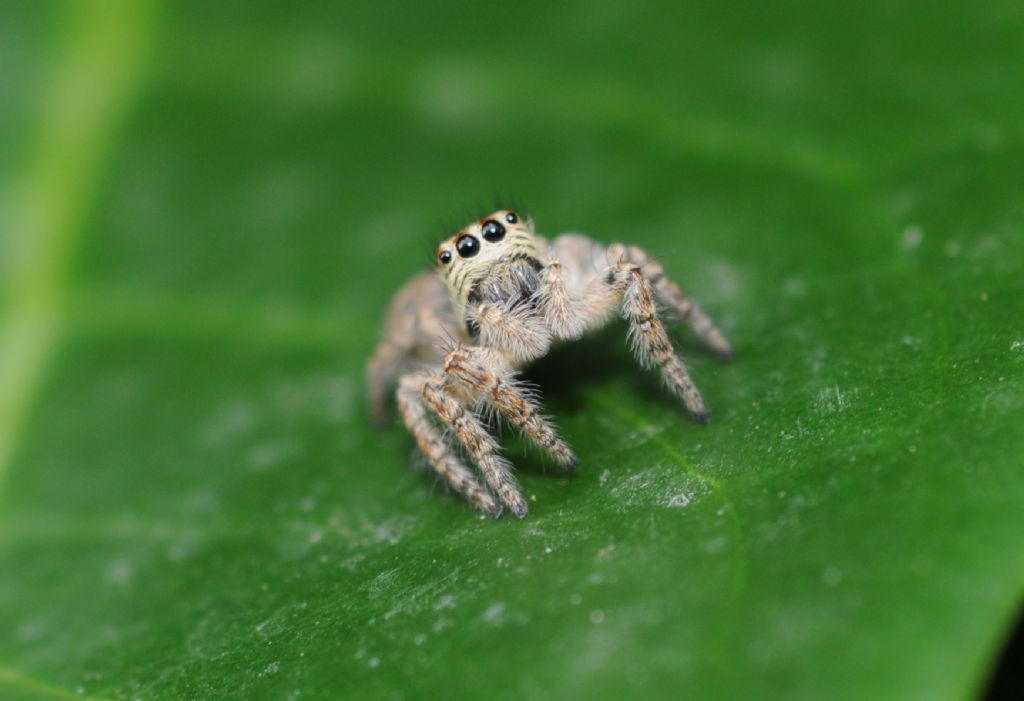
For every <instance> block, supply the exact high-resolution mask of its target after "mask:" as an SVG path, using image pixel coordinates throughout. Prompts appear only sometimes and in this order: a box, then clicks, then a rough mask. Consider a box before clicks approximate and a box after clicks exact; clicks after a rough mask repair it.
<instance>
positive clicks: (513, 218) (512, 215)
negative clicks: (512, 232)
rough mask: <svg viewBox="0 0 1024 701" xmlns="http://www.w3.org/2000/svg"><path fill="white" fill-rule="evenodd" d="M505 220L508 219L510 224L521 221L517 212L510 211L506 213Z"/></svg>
mask: <svg viewBox="0 0 1024 701" xmlns="http://www.w3.org/2000/svg"><path fill="white" fill-rule="evenodd" d="M505 221H507V222H508V223H509V224H515V223H516V222H518V221H519V215H518V214H516V213H515V212H509V213H508V214H506V215H505Z"/></svg>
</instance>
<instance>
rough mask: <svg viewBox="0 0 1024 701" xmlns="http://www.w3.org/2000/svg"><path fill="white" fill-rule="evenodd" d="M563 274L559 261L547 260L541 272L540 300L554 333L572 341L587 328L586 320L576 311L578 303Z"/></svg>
mask: <svg viewBox="0 0 1024 701" xmlns="http://www.w3.org/2000/svg"><path fill="white" fill-rule="evenodd" d="M565 275H566V273H565V270H564V269H563V268H562V263H561V262H560V261H558V260H557V259H552V260H550V261H548V264H547V265H545V266H544V270H543V271H542V272H541V288H540V302H541V307H542V308H543V309H544V316H545V318H546V319H547V322H548V326H549V327H550V328H551V331H552V332H553V333H554V335H555V336H557V337H558V338H561V339H565V340H569V341H574V340H576V339H578V338H580V337H581V336H582V335H583V334H584V332H585V331H586V330H587V322H586V319H584V318H583V317H581V316H580V314H579V313H578V303H577V301H576V300H575V299H574V298H573V296H572V295H571V294H570V292H569V290H568V287H567V285H566V280H565Z"/></svg>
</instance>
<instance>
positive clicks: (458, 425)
mask: <svg viewBox="0 0 1024 701" xmlns="http://www.w3.org/2000/svg"><path fill="white" fill-rule="evenodd" d="M446 385H447V382H446V378H445V376H444V375H443V374H439V375H434V376H432V377H430V378H428V379H427V380H426V382H424V384H423V392H422V396H423V400H424V401H425V402H426V404H427V406H428V407H429V408H430V410H431V411H433V412H434V414H435V415H436V416H437V418H438V419H440V421H441V423H443V424H444V425H445V426H447V427H448V428H450V429H451V430H452V432H453V433H454V434H455V436H456V438H458V440H459V443H461V444H462V446H463V447H464V448H465V449H466V451H467V452H468V453H469V454H470V456H471V457H472V458H473V461H474V462H475V463H476V464H477V466H478V467H479V468H480V472H481V473H482V474H483V476H484V479H485V480H486V481H487V484H488V485H489V486H490V487H491V489H492V490H494V492H495V493H496V494H497V495H498V498H499V499H500V500H501V502H502V503H503V504H505V506H507V507H509V508H510V509H511V510H512V513H514V514H515V515H516V516H518V517H519V518H522V517H524V516H526V512H527V511H528V510H529V509H528V507H527V505H526V500H525V499H524V498H523V494H522V492H520V491H519V486H518V485H517V484H516V480H515V477H513V476H512V469H511V466H510V465H509V463H508V461H507V460H505V459H504V458H502V457H501V456H500V455H499V454H498V451H499V447H498V443H497V442H496V441H495V440H494V438H492V437H491V435H490V434H488V433H487V431H486V430H485V429H484V427H483V426H482V425H481V424H480V422H479V421H478V420H477V418H476V417H475V416H473V414H471V413H470V412H469V411H468V410H467V409H466V407H464V406H463V405H462V404H461V403H460V402H459V400H458V399H457V398H456V397H455V396H454V395H453V394H452V393H451V392H450V391H449V390H448V389H447V386H446Z"/></svg>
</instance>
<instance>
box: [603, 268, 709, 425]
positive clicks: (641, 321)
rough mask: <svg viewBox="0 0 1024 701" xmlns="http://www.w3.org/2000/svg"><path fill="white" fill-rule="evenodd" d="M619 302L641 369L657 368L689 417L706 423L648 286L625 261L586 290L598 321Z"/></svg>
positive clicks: (705, 413) (701, 401) (701, 402)
mask: <svg viewBox="0 0 1024 701" xmlns="http://www.w3.org/2000/svg"><path fill="white" fill-rule="evenodd" d="M619 299H621V300H622V316H623V317H624V318H625V319H626V321H628V322H629V338H630V341H631V342H632V345H633V349H634V351H635V353H636V356H637V359H638V360H639V361H640V364H641V365H643V366H644V367H650V366H651V365H654V364H656V365H658V366H659V367H660V368H661V375H662V377H663V378H664V379H665V382H666V383H667V384H668V386H669V389H671V390H672V392H673V393H674V394H675V395H676V396H678V397H679V398H680V399H682V400H683V404H684V405H686V410H687V411H688V412H690V416H692V417H693V418H694V419H696V420H697V421H701V422H704V421H707V418H708V410H707V408H706V407H705V406H704V399H703V398H702V397H701V396H700V390H698V389H697V387H696V385H694V384H693V380H692V379H690V373H689V372H688V371H687V369H686V365H685V364H684V363H683V361H682V360H680V358H679V356H677V355H676V353H675V351H674V350H673V348H672V342H671V341H670V340H669V337H668V334H667V333H665V327H664V325H662V323H661V320H660V319H659V318H658V310H657V307H656V305H655V303H654V291H653V290H652V288H651V283H650V282H648V280H647V278H646V277H644V274H643V272H642V271H641V270H640V266H639V265H636V264H634V263H626V262H619V263H615V264H613V265H611V266H610V267H609V268H608V270H607V272H606V273H605V274H604V275H603V276H601V277H599V278H597V279H595V280H594V283H592V286H591V288H590V289H589V290H588V291H587V303H586V306H587V308H590V309H593V310H594V313H595V314H596V315H598V317H599V318H600V317H601V315H603V314H604V311H603V310H605V309H607V307H608V306H609V305H612V304H614V303H615V301H617V300H619Z"/></svg>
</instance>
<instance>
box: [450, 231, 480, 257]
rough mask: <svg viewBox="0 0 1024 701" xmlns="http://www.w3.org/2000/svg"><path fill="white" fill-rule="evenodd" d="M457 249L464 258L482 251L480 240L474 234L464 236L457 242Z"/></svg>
mask: <svg viewBox="0 0 1024 701" xmlns="http://www.w3.org/2000/svg"><path fill="white" fill-rule="evenodd" d="M455 250H457V251H458V252H459V255H460V256H462V257H463V258H472V257H473V256H475V255H476V254H477V253H479V252H480V241H478V240H477V239H476V237H474V236H463V237H462V238H461V239H459V240H458V241H456V242H455Z"/></svg>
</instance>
